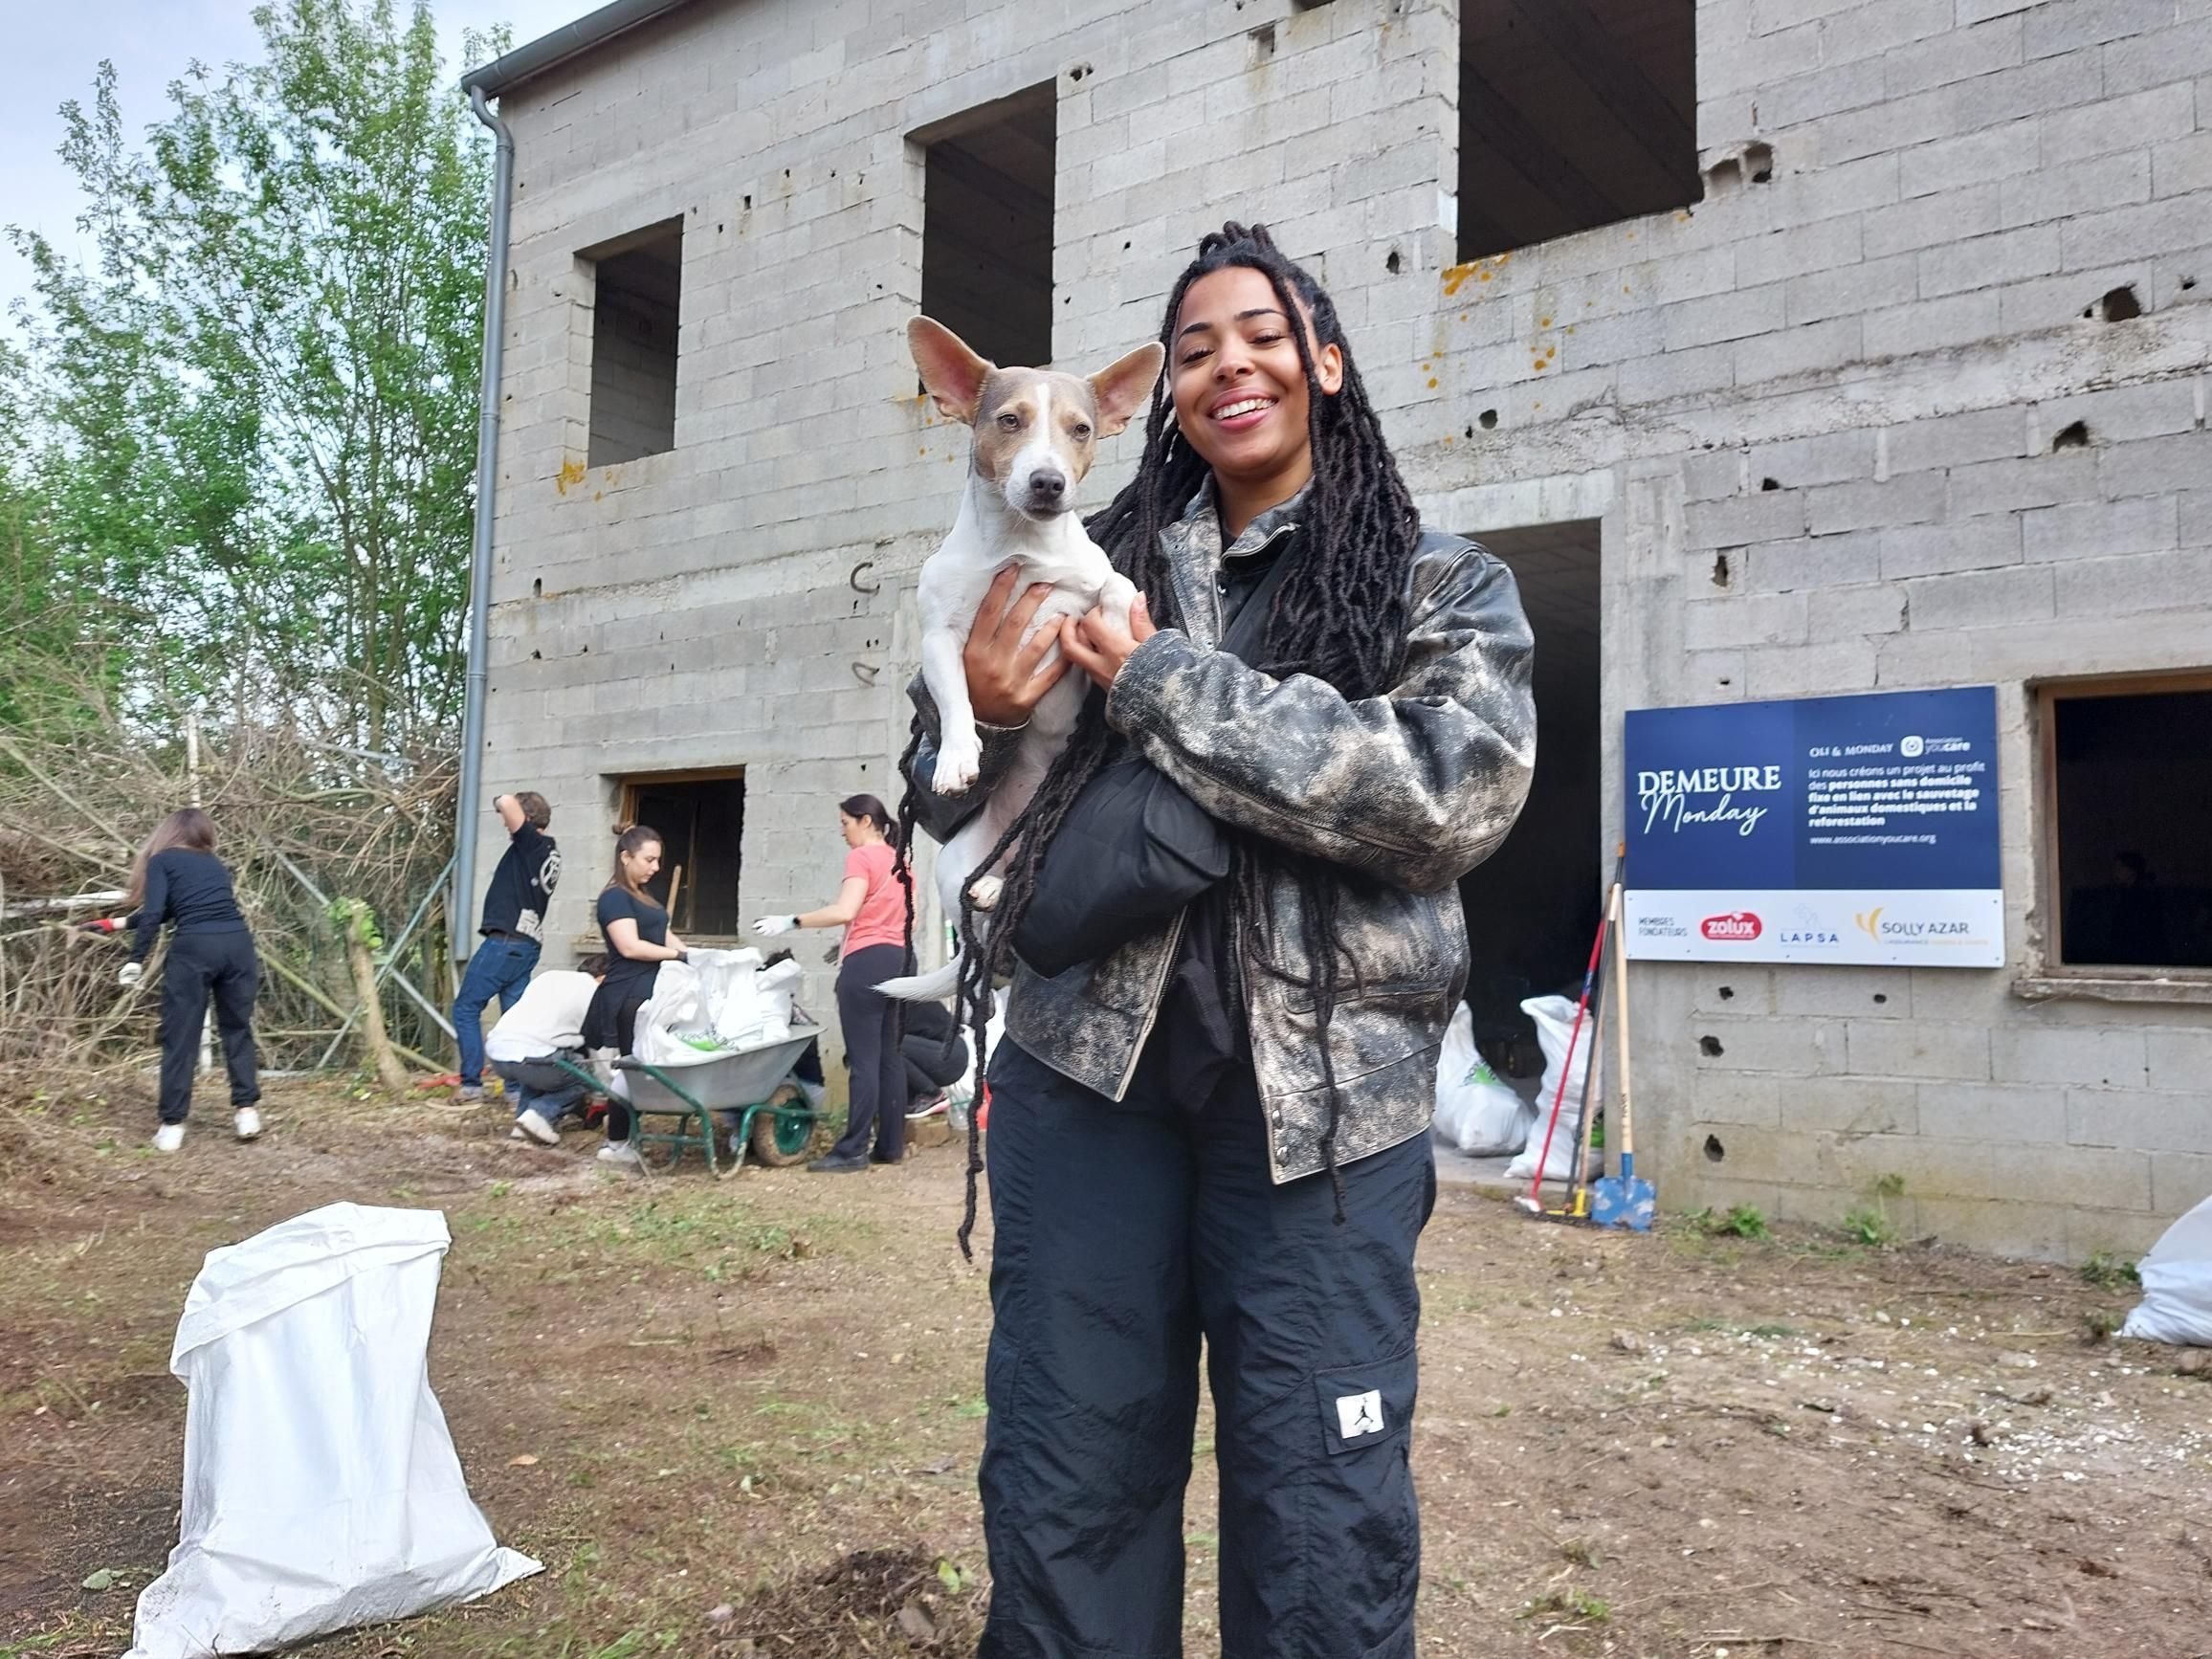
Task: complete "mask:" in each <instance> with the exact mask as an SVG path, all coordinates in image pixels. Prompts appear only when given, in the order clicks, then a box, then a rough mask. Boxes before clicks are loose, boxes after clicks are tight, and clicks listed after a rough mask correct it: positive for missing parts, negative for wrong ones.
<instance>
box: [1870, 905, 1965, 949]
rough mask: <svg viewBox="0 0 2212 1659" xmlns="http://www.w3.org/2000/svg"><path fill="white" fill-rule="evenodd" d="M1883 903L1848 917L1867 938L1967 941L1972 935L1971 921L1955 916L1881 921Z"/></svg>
mask: <svg viewBox="0 0 2212 1659" xmlns="http://www.w3.org/2000/svg"><path fill="white" fill-rule="evenodd" d="M1887 908H1888V906H1886V905H1879V904H1877V905H1876V906H1875V907H1874V908H1873V909H1871V910H1863V911H1860V912H1859V913H1858V914H1857V915H1855V916H1853V917H1852V918H1851V919H1852V921H1854V922H1856V923H1857V924H1858V929H1859V931H1860V932H1861V933H1863V934H1865V935H1866V936H1867V937H1868V938H1869V939H1870V940H1877V941H1878V942H1882V943H1894V942H1895V941H1897V940H1938V939H1951V940H1970V939H1972V938H1973V937H1974V923H1973V922H1971V921H1963V920H1959V919H1958V918H1950V919H1938V920H1936V921H1894V920H1891V921H1885V920H1883V919H1882V912H1883V911H1884V910H1885V909H1887Z"/></svg>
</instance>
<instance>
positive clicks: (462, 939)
mask: <svg viewBox="0 0 2212 1659" xmlns="http://www.w3.org/2000/svg"><path fill="white" fill-rule="evenodd" d="M469 103H470V106H471V107H472V108H474V109H475V110H476V119H477V120H478V121H480V122H483V123H484V124H485V125H486V126H488V127H490V128H491V129H492V137H493V140H494V149H493V161H492V232H491V246H490V247H489V249H488V250H487V251H486V257H485V263H484V352H483V367H482V375H483V384H482V387H481V388H480V390H479V391H478V393H477V399H476V526H475V534H474V535H473V537H472V538H471V540H470V544H469V666H468V678H467V680H466V682H465V688H464V691H463V695H462V701H461V784H460V799H459V800H458V802H456V803H455V806H454V809H453V815H454V826H453V903H452V904H451V905H450V906H449V907H448V908H447V911H446V934H447V937H448V939H449V940H451V941H452V946H453V960H454V961H455V962H459V961H462V960H463V959H464V958H466V957H467V956H468V955H469V953H470V951H471V949H472V948H473V947H474V946H475V944H476V928H475V927H474V926H472V925H471V923H472V922H473V921H474V919H475V912H476V829H477V823H476V820H477V815H478V814H479V813H480V812H481V811H482V809H483V808H482V803H481V802H479V801H478V800H477V798H476V797H477V796H478V795H479V794H480V793H481V792H482V790H483V786H484V692H485V689H486V687H485V682H486V671H485V660H486V657H487V656H488V654H489V652H490V642H489V640H488V639H487V638H486V635H487V634H488V632H489V631H490V629H491V622H492V518H493V511H494V508H495V506H496V505H497V499H496V498H497V496H498V469H499V373H500V366H501V360H502V358H503V357H504V356H505V346H506V338H507V216H508V209H509V207H510V206H511V204H512V198H513V195H514V183H515V135H514V134H513V133H512V132H510V131H508V129H507V123H506V122H503V121H501V120H500V119H499V118H498V116H496V115H494V114H493V113H492V110H491V106H490V105H489V104H487V103H486V102H485V101H484V89H483V88H482V87H480V86H472V87H470V88H469Z"/></svg>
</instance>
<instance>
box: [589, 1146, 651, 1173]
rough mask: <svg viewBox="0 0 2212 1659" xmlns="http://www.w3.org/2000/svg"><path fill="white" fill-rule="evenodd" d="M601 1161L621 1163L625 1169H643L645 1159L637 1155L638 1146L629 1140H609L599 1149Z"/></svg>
mask: <svg viewBox="0 0 2212 1659" xmlns="http://www.w3.org/2000/svg"><path fill="white" fill-rule="evenodd" d="M599 1161H600V1162H602V1163H613V1164H619V1165H620V1166H621V1167H623V1168H624V1169H643V1168H644V1167H645V1160H644V1159H642V1158H640V1157H639V1156H638V1155H637V1148H636V1147H634V1146H632V1145H630V1142H629V1141H627V1140H609V1141H608V1143H607V1144H606V1145H605V1146H602V1147H601V1148H600V1149H599Z"/></svg>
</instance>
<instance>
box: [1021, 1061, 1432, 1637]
mask: <svg viewBox="0 0 2212 1659" xmlns="http://www.w3.org/2000/svg"><path fill="white" fill-rule="evenodd" d="M1164 1064H1165V1057H1164V1056H1154V1055H1150V1054H1148V1055H1147V1056H1146V1058H1145V1061H1144V1063H1143V1064H1142V1065H1140V1066H1139V1072H1138V1076H1137V1080H1136V1082H1135V1083H1134V1084H1133V1085H1132V1086H1131V1089H1130V1091H1129V1097H1128V1098H1127V1100H1125V1101H1123V1102H1122V1103H1121V1104H1119V1105H1117V1104H1115V1103H1114V1102H1112V1101H1110V1100H1108V1099H1106V1098H1105V1097H1104V1096H1103V1095H1095V1094H1094V1093H1092V1092H1091V1091H1090V1090H1088V1089H1085V1088H1083V1087H1081V1086H1080V1085H1079V1084H1075V1083H1072V1082H1070V1081H1068V1080H1067V1079H1066V1078H1064V1077H1062V1076H1060V1075H1059V1074H1058V1073H1054V1072H1052V1071H1051V1070H1050V1069H1049V1068H1047V1067H1046V1066H1044V1065H1043V1064H1041V1063H1040V1062H1039V1061H1037V1060H1036V1059H1034V1058H1033V1057H1032V1056H1030V1055H1029V1054H1028V1053H1025V1052H1024V1051H1022V1050H1021V1049H1020V1048H1019V1047H1017V1046H1016V1045H1015V1044H1013V1043H1011V1042H1006V1043H1001V1044H1000V1045H999V1047H998V1050H997V1051H996V1052H995V1053H993V1055H992V1056H991V1066H990V1083H991V1100H992V1107H991V1132H990V1153H989V1156H990V1196H991V1215H992V1220H993V1224H994V1228H995V1237H994V1243H993V1247H992V1256H991V1309H992V1314H993V1323H992V1326H991V1340H990V1351H989V1358H988V1360H987V1361H986V1363H985V1367H984V1395H985V1398H986V1400H987V1401H988V1403H989V1406H990V1411H989V1416H988V1418H987V1427H986V1429H985V1435H984V1458H983V1468H982V1473H981V1480H980V1484H981V1486H982V1490H983V1501H984V1537H985V1539H986V1541H987V1542H988V1545H989V1550H990V1564H991V1609H990V1624H989V1627H988V1629H987V1630H986V1632H985V1634H984V1640H983V1645H982V1647H981V1648H980V1649H979V1650H978V1652H979V1659H1178V1656H1180V1655H1181V1654H1182V1652H1183V1636H1182V1630H1183V1549H1184V1542H1183V1488H1184V1486H1185V1485H1186V1484H1187V1483H1188V1481H1189V1478H1190V1464H1191V1437H1192V1431H1193V1427H1194V1425H1195V1423H1196V1419H1197V1412H1198V1371H1199V1347H1200V1340H1201V1338H1204V1341H1205V1346H1206V1373H1207V1378H1208V1381H1209V1383H1210V1384H1211V1387H1212V1391H1213V1401H1214V1410H1215V1415H1216V1418H1217V1427H1216V1430H1215V1440H1214V1458H1215V1462H1216V1465H1217V1466H1218V1469H1219V1471H1220V1475H1221V1516H1220V1524H1219V1528H1218V1536H1219V1538H1220V1551H1221V1652H1222V1656H1223V1659H1411V1656H1412V1654H1413V1651H1414V1647H1413V1604H1414V1594H1415V1591H1416V1589H1417V1588H1418V1586H1419V1583H1420V1579H1421V1533H1420V1517H1419V1512H1418V1510H1417V1508H1416V1506H1415V1502H1414V1494H1413V1481H1412V1475H1411V1471H1410V1469H1409V1467H1408V1463H1407V1448H1408V1438H1409V1431H1410V1429H1411V1427H1412V1418H1413V1405H1414V1394H1415V1381H1416V1379H1415V1357H1414V1338H1415V1333H1416V1329H1417V1327H1418V1325H1419V1322H1420V1313H1421V1298H1420V1294H1419V1293H1418V1291H1417V1290H1416V1289H1415V1286H1414V1279H1413V1249H1414V1243H1415V1241H1416V1240H1417V1239H1418V1238H1419V1237H1420V1234H1421V1229H1422V1228H1423V1227H1424V1226H1425V1225H1426V1224H1427V1220H1428V1213H1429V1210H1430V1208H1431V1207H1432V1206H1433V1205H1434V1203H1435V1197H1436V1175H1435V1167H1434V1164H1433V1162H1432V1161H1431V1159H1430V1154H1429V1149H1428V1137H1427V1136H1426V1135H1423V1136H1419V1137H1417V1138H1415V1139H1412V1140H1409V1141H1406V1142H1405V1143H1404V1144H1402V1145H1399V1146H1396V1147H1393V1148H1391V1149H1389V1150H1388V1151H1384V1152H1379V1153H1376V1154H1373V1155H1372V1156H1370V1157H1367V1158H1363V1159H1360V1161H1357V1162H1355V1163H1351V1164H1348V1165H1346V1166H1345V1168H1344V1170H1343V1178H1344V1222H1343V1224H1342V1225H1341V1226H1338V1224H1337V1222H1336V1220H1335V1204H1334V1202H1333V1199H1332V1196H1331V1192H1330V1186H1329V1181H1328V1177H1327V1176H1326V1175H1316V1176H1313V1177H1310V1178H1307V1179H1304V1180H1299V1181H1294V1182H1290V1183H1286V1184H1284V1185H1281V1186H1277V1185H1275V1184H1273V1183H1272V1179H1271V1176H1270V1172H1269V1165H1268V1156H1267V1153H1268V1148H1267V1139H1266V1135H1267V1130H1266V1126H1265V1124H1264V1122H1263V1120H1262V1108H1261V1105H1260V1101H1259V1096H1258V1092H1257V1088H1256V1086H1255V1084H1254V1082H1253V1079H1252V1077H1251V1074H1250V1072H1249V1070H1248V1071H1239V1072H1237V1073H1233V1074H1232V1076H1231V1079H1230V1081H1229V1082H1228V1084H1227V1085H1225V1086H1224V1087H1223V1088H1222V1089H1220V1090H1218V1091H1217V1092H1216V1093H1215V1095H1214V1096H1213V1098H1212V1099H1210V1100H1209V1101H1208V1102H1207V1103H1206V1106H1205V1108H1204V1109H1203V1110H1201V1111H1199V1112H1196V1113H1191V1112H1187V1111H1184V1110H1183V1109H1180V1108H1178V1107H1176V1106H1174V1105H1172V1104H1170V1103H1169V1101H1168V1098H1167V1091H1166V1089H1165V1087H1164V1083H1163V1081H1162V1073H1161V1067H1162V1066H1163V1065H1164Z"/></svg>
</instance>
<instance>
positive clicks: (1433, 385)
mask: <svg viewBox="0 0 2212 1659" xmlns="http://www.w3.org/2000/svg"><path fill="white" fill-rule="evenodd" d="M1428 389H1429V390H1430V391H1434V390H1435V389H1436V376H1434V375H1433V374H1432V375H1430V376H1429V377H1428Z"/></svg>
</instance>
